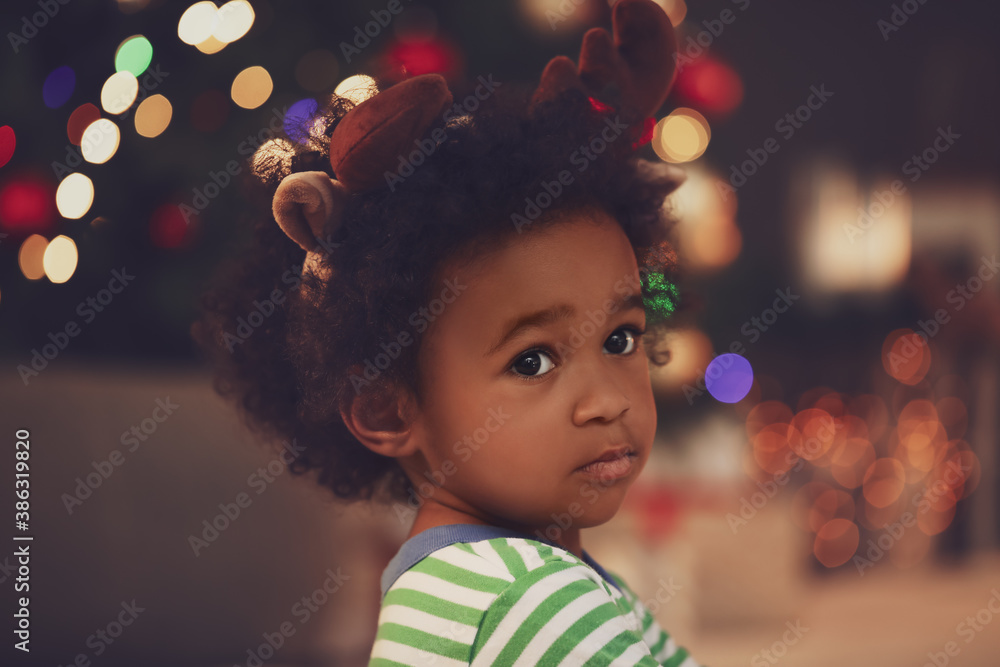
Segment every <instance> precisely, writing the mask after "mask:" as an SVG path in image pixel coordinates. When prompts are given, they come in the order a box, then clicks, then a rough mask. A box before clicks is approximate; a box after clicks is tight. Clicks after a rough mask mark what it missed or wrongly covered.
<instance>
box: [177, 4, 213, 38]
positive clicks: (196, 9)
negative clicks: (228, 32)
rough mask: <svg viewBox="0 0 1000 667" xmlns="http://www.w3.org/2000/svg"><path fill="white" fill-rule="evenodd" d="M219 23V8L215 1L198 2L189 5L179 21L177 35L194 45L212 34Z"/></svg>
mask: <svg viewBox="0 0 1000 667" xmlns="http://www.w3.org/2000/svg"><path fill="white" fill-rule="evenodd" d="M218 25H219V8H218V7H216V6H215V3H214V2H208V1H207V0H206V1H205V2H196V3H194V4H193V5H191V6H190V7H188V8H187V9H186V10H185V11H184V13H183V14H181V19H180V21H178V23H177V36H178V37H180V38H181V41H182V42H184V43H185V44H191V45H192V46H193V45H195V44H198V43H199V42H204V41H205V40H206V39H208V38H209V37H211V36H212V33H213V32H215V29H216V28H217V27H218Z"/></svg>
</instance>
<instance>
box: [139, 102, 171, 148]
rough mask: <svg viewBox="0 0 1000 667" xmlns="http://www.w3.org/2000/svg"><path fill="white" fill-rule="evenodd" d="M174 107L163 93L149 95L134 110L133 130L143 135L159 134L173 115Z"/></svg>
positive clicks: (168, 123)
mask: <svg viewBox="0 0 1000 667" xmlns="http://www.w3.org/2000/svg"><path fill="white" fill-rule="evenodd" d="M173 113H174V108H173V106H171V104H170V100H168V99H167V98H166V97H164V96H163V95H150V96H149V97H147V98H146V99H144V100H143V101H142V103H141V104H139V107H138V108H137V109H136V110H135V131H136V132H138V133H139V134H140V135H141V136H143V137H148V138H150V139H151V138H153V137H158V136H160V135H161V134H162V133H163V131H164V130H166V129H167V126H168V125H170V119H171V117H172V116H173Z"/></svg>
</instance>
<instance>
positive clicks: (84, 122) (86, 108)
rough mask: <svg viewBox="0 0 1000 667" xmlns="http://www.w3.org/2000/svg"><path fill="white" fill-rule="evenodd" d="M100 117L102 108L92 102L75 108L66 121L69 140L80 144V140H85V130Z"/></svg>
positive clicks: (74, 143)
mask: <svg viewBox="0 0 1000 667" xmlns="http://www.w3.org/2000/svg"><path fill="white" fill-rule="evenodd" d="M100 117H101V110H100V109H98V108H97V107H96V106H95V105H93V104H91V103H90V102H87V103H86V104H81V105H80V106H78V107H77V108H76V109H74V110H73V113H71V114H70V115H69V120H68V121H67V122H66V136H67V137H68V138H69V142H70V143H71V144H73V145H74V146H79V145H80V142H81V141H83V131H84V130H86V129H87V127H88V126H89V125H90V124H91V123H93V122H94V121H96V120H97V119H99V118H100Z"/></svg>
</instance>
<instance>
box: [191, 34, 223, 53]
mask: <svg viewBox="0 0 1000 667" xmlns="http://www.w3.org/2000/svg"><path fill="white" fill-rule="evenodd" d="M194 48H196V49H198V50H199V51H201V52H202V53H204V54H206V55H212V54H213V53H218V52H219V51H221V50H222V49H224V48H226V43H225V42H220V41H219V40H217V39H216V38H215V37H209V38H208V39H206V40H205V41H203V42H198V43H197V44H195V45H194Z"/></svg>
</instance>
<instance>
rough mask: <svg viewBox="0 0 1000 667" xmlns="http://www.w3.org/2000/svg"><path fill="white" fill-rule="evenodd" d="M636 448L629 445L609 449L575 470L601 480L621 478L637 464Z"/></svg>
mask: <svg viewBox="0 0 1000 667" xmlns="http://www.w3.org/2000/svg"><path fill="white" fill-rule="evenodd" d="M637 457H638V454H636V452H635V450H634V449H632V448H631V447H629V446H627V445H622V446H620V447H614V448H613V449H609V450H607V451H606V452H604V453H603V454H601V456H599V457H597V458H596V459H594V460H593V461H591V462H590V463H587V464H585V465H582V466H580V467H579V468H577V469H576V470H575V471H574V472H579V473H582V474H583V475H585V476H586V477H593V478H595V479H600V480H612V479H619V478H622V477H625V476H627V475H628V474H629V473H631V472H632V469H633V467H634V466H635V461H636V458H637Z"/></svg>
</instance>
